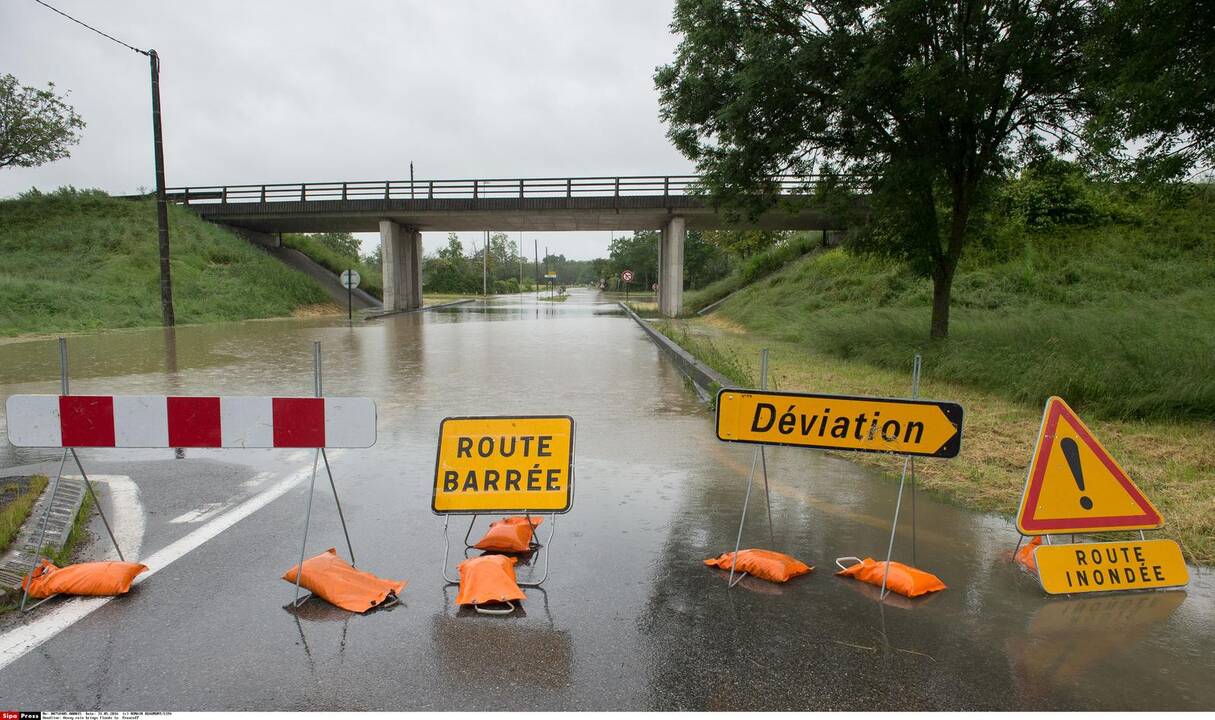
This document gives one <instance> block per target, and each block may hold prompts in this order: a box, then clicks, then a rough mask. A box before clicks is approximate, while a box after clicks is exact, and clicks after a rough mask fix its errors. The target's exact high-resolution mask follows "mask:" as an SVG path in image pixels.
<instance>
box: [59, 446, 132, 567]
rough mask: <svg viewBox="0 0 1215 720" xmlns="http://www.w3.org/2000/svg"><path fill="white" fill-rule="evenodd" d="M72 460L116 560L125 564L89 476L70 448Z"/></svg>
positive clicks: (74, 451)
mask: <svg viewBox="0 0 1215 720" xmlns="http://www.w3.org/2000/svg"><path fill="white" fill-rule="evenodd" d="M71 453H72V459H73V460H75V461H76V467H77V468H79V469H80V477H82V478H84V486H85V487H86V488H88V489H89V496H91V497H92V498H93V505H94V506H96V507H97V514H98V515H100V516H101V522H102V524H104V525H105V531H106V533H107V534H109V536H110V542H112V543H114V550H115V551H116V552H117V553H118V559H119V560H122V561H123V562H126V558H125V557H123V556H122V548H120V547H118V540H117V539H116V538H115V537H114V531H113V530H112V529H111V528H110V521H109V520H107V519H106V517H105V511H103V510H102V509H101V501H100V500H98V499H97V493H96V492H94V491H93V483H92V481H90V480H89V476H88V475H86V474H85V472H84V466H83V465H81V464H80V456H79V455H77V454H76V448H71Z"/></svg>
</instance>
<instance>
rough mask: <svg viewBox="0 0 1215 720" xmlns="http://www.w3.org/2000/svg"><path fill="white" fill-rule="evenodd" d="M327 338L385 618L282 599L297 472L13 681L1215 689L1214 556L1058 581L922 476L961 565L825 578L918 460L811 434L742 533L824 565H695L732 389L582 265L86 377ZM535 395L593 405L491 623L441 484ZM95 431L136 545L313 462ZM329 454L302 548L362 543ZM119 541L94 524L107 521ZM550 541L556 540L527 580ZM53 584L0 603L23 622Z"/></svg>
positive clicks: (129, 696)
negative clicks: (461, 601)
mask: <svg viewBox="0 0 1215 720" xmlns="http://www.w3.org/2000/svg"><path fill="white" fill-rule="evenodd" d="M313 340H320V341H321V342H322V349H323V358H324V387H325V392H326V394H331V395H365V396H369V397H372V398H374V399H375V401H376V403H377V405H378V417H379V442H378V443H377V445H376V446H375V447H374V448H372V449H370V450H366V451H355V450H347V451H334V452H331V453H330V460H331V461H332V466H333V471H334V475H335V478H336V482H337V486H338V488H339V490H340V492H341V500H342V509H343V510H344V511H345V515H346V518H347V520H348V521H349V524H350V531H351V541H352V543H353V546H354V550H355V553H356V556H357V559H358V564H359V566H360V567H361V568H364V569H367V570H370V571H372V572H374V573H376V574H378V575H381V576H384V577H390V578H400V579H404V580H407V581H408V583H409V584H408V586H407V587H406V589H405V591H404V593H403V595H402V600H403V601H402V603H401V605H399V606H397V607H394V608H391V609H388V610H381V611H375V612H372V613H369V614H367V615H362V616H359V615H351V614H348V613H344V612H341V611H337V610H335V609H333V608H332V607H330V606H327V605H326V604H325V603H323V602H321V601H319V600H310V601H309V602H308V603H306V604H305V606H304V607H303V608H302V609H301V610H299V611H298V612H290V611H288V610H285V609H284V605H285V604H286V603H287V602H288V601H289V600H290V599H291V586H290V585H289V584H287V583H285V582H283V581H282V580H280V579H279V576H280V575H281V574H282V573H283V572H284V571H285V570H286V569H287V568H288V567H290V566H291V565H293V564H294V563H295V562H296V561H297V559H298V554H299V549H300V533H301V531H302V526H303V514H304V508H305V505H306V503H307V489H308V484H307V482H306V481H304V482H299V483H297V484H296V485H294V486H292V487H291V488H290V489H289V490H288V491H286V492H285V493H284V494H282V496H281V497H278V498H277V499H275V500H273V501H272V502H269V503H268V504H266V505H265V507H262V508H261V509H259V510H257V511H256V512H253V513H252V514H251V515H249V516H248V517H247V518H245V519H243V520H241V521H239V522H237V523H235V524H232V525H231V526H230V527H227V528H226V529H224V530H223V531H222V532H219V533H218V534H216V535H214V537H211V538H210V539H207V540H206V541H205V542H203V543H202V544H200V545H198V546H197V547H196V548H194V549H192V550H190V551H189V552H187V553H185V554H184V555H182V556H181V557H180V558H179V559H176V560H175V561H174V562H173V563H172V564H171V565H168V566H167V567H164V568H163V569H160V570H158V572H157V573H156V574H155V575H154V576H152V577H149V578H148V579H147V580H146V581H145V582H143V583H142V584H140V585H139V586H138V587H137V588H136V589H135V590H134V591H133V592H132V593H131V594H130V595H128V596H126V597H124V598H120V599H118V600H115V601H113V602H110V603H109V604H107V605H104V606H103V607H101V608H100V609H98V610H96V611H95V612H92V613H90V614H87V615H84V616H83V617H81V618H80V619H78V620H77V621H76V622H74V623H73V624H70V626H68V627H67V628H66V629H65V630H63V631H62V632H60V633H59V634H57V635H55V636H54V637H52V638H50V639H49V640H46V641H45V642H43V643H42V644H41V645H39V646H38V647H37V648H36V649H34V650H33V651H30V652H28V653H26V654H24V655H23V656H21V657H20V658H19V659H17V660H15V661H11V662H9V663H8V664H7V665H6V666H2V667H0V705H4V706H8V707H13V708H25V709H38V708H42V709H52V708H54V709H64V710H91V709H116V708H129V709H145V710H152V709H177V710H204V709H246V710H253V709H261V710H270V709H284V710H285V709H309V710H325V709H388V710H407V709H428V708H440V709H442V708H447V709H456V708H462V709H500V710H506V709H711V710H729V709H745V708H764V709H847V710H873V709H884V708H890V709H904V710H907V709H1019V708H1035V709H1102V710H1105V709H1150V708H1164V709H1208V710H1209V709H1211V708H1213V707H1215V683H1212V682H1211V679H1212V678H1215V652H1212V649H1213V648H1215V589H1213V588H1212V578H1211V574H1210V572H1209V571H1206V570H1199V569H1194V568H1192V569H1191V583H1190V586H1189V587H1188V588H1187V589H1185V590H1184V591H1168V592H1148V593H1132V594H1123V595H1117V596H1102V597H1093V596H1089V597H1077V598H1072V599H1068V598H1048V597H1047V596H1045V595H1044V594H1043V593H1042V591H1041V590H1040V589H1039V588H1038V586H1037V583H1036V582H1035V581H1034V580H1032V579H1031V578H1029V577H1028V576H1026V575H1024V574H1023V573H1021V572H1020V571H1019V570H1017V569H1016V568H1015V567H1014V565H1013V564H1012V562H1011V561H1010V554H1011V551H1012V549H1013V547H1014V546H1015V545H1016V543H1017V534H1016V531H1015V529H1013V527H1012V526H1011V525H1010V523H1009V522H1008V521H1006V520H1004V519H1001V518H998V517H994V516H990V515H983V514H976V513H972V512H969V511H965V510H961V509H959V508H956V507H953V506H949V505H945V504H942V503H939V502H935V501H933V500H932V499H930V498H928V497H926V496H924V495H920V496H919V497H917V498H916V502H915V521H916V522H915V525H914V527H915V544H914V547H913V545H912V528H913V525H912V523H911V503H910V498H907V499H906V501H905V502H904V504H903V511H904V514H903V522H902V523H901V524H900V529H899V533H898V537H897V544H896V552H895V556H896V559H899V560H903V561H906V562H911V561H912V560H913V559H914V561H915V562H916V563H917V564H918V566H919V567H922V568H924V569H926V570H929V571H932V572H934V573H936V574H937V575H939V576H940V577H941V578H942V579H943V580H944V581H945V582H946V584H947V585H948V586H949V589H947V590H945V591H944V592H941V593H939V594H936V595H933V596H929V597H926V598H922V599H919V600H906V599H903V598H901V597H898V596H892V597H890V598H888V599H887V601H886V602H885V603H879V602H877V598H876V590H875V589H873V588H870V587H869V586H866V585H862V584H859V583H857V582H855V581H851V580H847V579H843V578H838V577H834V576H833V574H832V573H833V570H834V560H835V558H837V557H843V556H866V555H870V556H880V555H881V554H882V553H884V551H885V547H886V542H887V539H888V536H889V531H890V521H891V516H892V515H893V511H894V501H895V490H896V486H895V485H894V484H892V483H890V482H887V481H884V480H881V479H878V478H876V477H875V476H874V475H873V474H872V473H871V472H870V471H868V470H866V469H864V468H861V467H859V466H856V465H853V464H851V463H849V462H847V461H846V460H843V459H840V458H837V457H827V456H825V455H823V454H821V453H819V452H817V451H813V450H800V449H795V448H773V449H769V450H768V452H767V462H768V472H769V482H770V485H771V513H772V529H771V535H770V534H769V533H770V530H769V526H768V522H767V513H766V509H765V502H764V495H763V492H762V485H761V484H759V483H758V482H757V484H756V489H755V491H753V493H752V496H751V503H750V511H749V514H748V518H747V525H746V530H745V532H744V536H743V546H744V547H767V548H772V549H775V550H779V551H783V552H787V553H790V554H793V555H794V556H796V557H798V558H800V559H803V560H804V561H806V562H808V563H810V564H812V565H814V566H815V567H816V570H815V572H814V573H812V574H811V575H808V576H804V577H800V578H796V579H794V580H793V581H791V582H789V583H788V584H785V585H775V584H770V583H766V582H763V581H759V580H755V579H752V578H746V579H744V580H743V581H742V582H741V583H740V584H739V585H738V586H737V587H735V588H734V589H732V590H727V588H726V579H725V574H724V573H722V572H720V571H717V570H713V569H710V568H707V567H705V566H704V565H703V563H702V560H703V559H704V558H708V557H712V556H716V555H718V554H719V553H721V552H723V551H726V550H728V549H732V547H733V544H734V539H735V533H736V532H737V530H738V519H739V512H740V510H741V507H742V502H743V495H744V492H745V489H746V481H747V474H748V471H749V469H750V467H751V459H752V453H753V448H752V447H751V446H741V445H730V444H726V443H722V442H719V441H718V440H717V439H716V438H715V435H714V432H713V416H712V412H711V410H710V409H709V408H708V407H707V406H706V405H705V404H703V403H702V402H701V401H700V400H699V399H698V397H697V394H696V393H695V392H694V391H693V390H692V389H691V388H690V387H689V386H688V384H687V382H686V381H685V380H684V379H683V377H682V376H681V375H680V374H679V373H678V371H677V370H676V369H675V368H674V367H673V365H671V364H670V363H669V362H668V361H667V360H666V359H665V358H664V356H663V355H662V354H661V353H660V351H659V350H658V349H657V348H656V347H655V346H654V345H653V344H652V343H651V342H650V341H649V340H648V339H647V338H646V336H645V334H644V333H643V331H642V330H641V329H640V328H638V327H637V326H636V324H635V323H634V322H633V321H632V320H630V319H628V318H627V317H625V316H624V315H622V314H621V313H620V312H619V311H618V310H617V309H616V308H615V306H614V305H612V304H611V303H606V302H601V301H599V299H598V296H597V295H596V294H594V293H592V292H590V291H580V290H575V291H573V296H572V298H571V299H570V300H568V301H567V302H565V303H557V304H552V303H548V302H537V301H536V300H535V299H534V298H532V297H523V298H520V297H518V296H511V297H503V298H495V299H493V300H491V301H489V302H485V303H483V302H474V303H469V304H465V305H460V306H456V307H452V308H447V309H443V310H436V311H429V312H424V313H417V314H410V315H400V316H395V317H389V318H384V319H381V320H377V321H372V322H365V323H360V322H356V323H355V325H354V326H353V327H351V326H348V325H347V324H346V322H345V320H344V318H343V319H340V320H339V319H336V318H335V319H314V320H283V321H261V322H245V323H232V324H219V325H208V326H199V327H186V328H179V329H177V330H176V331H175V332H173V333H165V332H163V331H161V330H140V331H129V332H108V333H101V334H96V335H87V336H81V337H74V338H72V339H71V341H70V348H71V376H72V388H71V389H72V392H73V393H81V394H83V393H96V394H103V393H166V394H167V393H177V394H277V395H286V394H293V395H308V394H311V392H312V382H313V379H312V370H311V362H312V341H313ZM56 363H57V360H56V348H55V343H54V341H53V340H49V341H44V340H39V341H28V342H12V343H7V344H3V345H0V388H2V391H0V394H2V395H4V396H7V395H9V394H13V393H18V392H22V393H24V392H57V390H58V367H57V364H56ZM806 390H813V391H816V392H831V391H832V388H806ZM514 413H522V414H569V415H572V416H573V417H574V418H575V420H576V422H577V458H576V481H575V488H576V497H575V500H574V506H573V509H572V510H571V512H570V513H568V514H567V515H562V516H559V517H557V518H556V520H555V525H554V523H553V522H549V523H546V525H545V526H542V528H541V537H542V538H547V536H548V535H547V533H548V529H550V528H552V527H554V526H555V536H554V537H553V539H552V541H551V542H549V543H548V548H547V550H548V551H550V552H551V567H550V573H549V576H548V579H547V581H546V582H545V583H544V585H543V589H542V590H539V589H529V590H527V595H528V599H527V601H526V602H524V603H523V609H522V610H521V611H519V612H517V613H516V614H515V615H512V616H508V617H490V616H484V615H478V614H476V613H473V612H471V611H469V610H460V609H458V608H457V607H456V606H455V605H454V604H453V601H454V597H455V587H454V586H448V585H446V584H445V582H444V580H443V566H444V563H445V562H446V565H447V567H448V568H454V565H455V563H456V562H457V560H458V557H460V556H461V554H462V550H461V548H462V544H461V540H462V539H463V537H464V534H465V532H466V530H467V524H466V523H467V520H466V519H464V518H455V519H453V520H452V522H451V527H450V528H448V530H447V533H448V536H449V538H450V543H451V545H452V549H451V554H450V555H451V556H450V557H449V558H448V559H447V560H446V561H445V560H444V539H443V535H444V521H443V519H442V518H439V517H436V516H434V515H433V514H431V512H430V497H429V495H430V487H431V485H430V483H431V478H432V475H433V472H434V454H435V442H436V438H437V431H438V427H439V422H440V421H441V420H442V419H443V418H444V417H446V416H453V415H502V414H514ZM963 452H965V446H963ZM81 455H82V459H83V461H84V463H85V465H86V468H87V469H89V470H91V472H93V473H96V474H110V475H128V476H130V478H131V479H132V480H133V481H134V482H135V483H136V484H137V485H138V488H139V496H140V502H141V506H142V513H143V516H144V518H145V520H146V527H145V528H144V529H143V530H142V538H141V541H140V543H139V544H140V545H141V547H142V550H141V552H140V554H141V556H142V557H147V556H148V555H150V554H152V553H153V552H155V551H157V550H159V549H161V548H164V547H166V546H169V545H170V544H172V543H174V542H176V541H179V540H182V539H183V538H187V539H188V538H189V537H193V536H191V535H190V533H192V532H195V531H197V530H202V529H205V528H206V527H208V525H207V523H208V522H209V521H210V520H212V519H214V518H216V517H222V515H223V513H224V512H225V511H226V510H227V509H230V508H232V507H235V506H238V505H239V504H240V503H242V502H244V501H245V500H247V499H248V498H253V497H256V496H257V494H258V493H259V492H262V491H264V490H265V489H266V488H268V487H270V486H272V485H274V483H277V482H280V481H281V479H282V478H284V477H288V476H292V477H302V478H306V477H307V471H308V470H309V469H310V468H311V465H312V460H313V458H312V456H311V454H310V453H309V452H307V451H273V450H261V451H252V450H251V451H193V450H192V451H189V453H188V455H189V457H187V458H186V459H184V460H174V459H173V458H172V452H171V451H118V450H90V451H88V452H84V453H81ZM57 459H58V455H57V454H54V453H48V452H46V451H29V450H16V449H13V448H11V447H7V446H5V447H0V474H12V472H9V471H10V470H12V469H13V468H16V467H18V466H21V467H29V466H37V467H39V468H47V467H49V468H50V470H52V471H53V469H54V465H53V464H49V465H48V463H50V462H52V461H55V460H57ZM922 462H948V461H946V460H936V461H933V460H925V461H922ZM890 464H891V468H892V469H894V468H897V467H899V466H900V461H899V460H898V459H897V458H891V459H890ZM301 472H302V473H303V474H302V475H301V474H300V473H301ZM293 474H294V475H293ZM321 478H322V479H321V480H320V481H319V482H318V484H317V489H316V494H315V502H314V504H313V522H312V527H311V530H310V534H309V536H308V550H309V554H310V555H311V554H315V553H317V552H320V551H321V550H324V549H325V548H327V547H330V546H337V547H339V548H342V547H343V539H342V534H341V526H340V525H339V524H338V520H337V516H336V512H335V508H334V506H333V502H332V496H331V495H330V494H329V492H328V487H327V483H326V482H325V480H324V475H323V474H322V476H321ZM485 524H486V521H485V520H484V519H482V520H480V521H478V525H477V528H476V529H474V531H473V536H474V538H475V537H476V536H477V533H478V532H480V531H481V530H483V529H484V527H485ZM101 537H104V534H102V535H101ZM105 549H106V548H105V543H103V542H101V541H100V540H95V541H94V543H93V544H92V546H91V547H90V551H91V552H95V553H97V554H98V556H100V555H101V554H103V553H104V551H105ZM128 551H129V552H130V549H128ZM542 566H543V559H542V557H541V558H538V559H533V561H532V563H531V565H529V566H526V567H523V568H522V569H521V571H520V572H521V575H522V576H524V578H526V577H527V576H529V575H530V574H531V573H537V574H538V573H539V572H541V569H542ZM449 572H454V570H449ZM67 602H74V601H67ZM54 603H60V601H52V604H51V606H47V607H46V608H40V609H39V610H38V611H35V613H32V614H31V615H30V616H27V617H26V618H21V619H12V618H10V619H9V620H8V621H7V624H0V647H3V645H4V641H3V638H4V636H5V635H4V634H5V633H9V634H11V633H13V632H19V631H21V629H22V627H23V626H25V625H27V624H28V623H30V622H36V621H37V616H38V615H39V614H40V613H43V612H45V611H46V610H47V609H48V608H49V609H51V610H52V611H54V610H55V608H53V607H52V606H53V605H54ZM61 604H66V603H61ZM3 663H4V659H3V657H0V665H3Z"/></svg>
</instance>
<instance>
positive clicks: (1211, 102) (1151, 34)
mask: <svg viewBox="0 0 1215 720" xmlns="http://www.w3.org/2000/svg"><path fill="white" fill-rule="evenodd" d="M1097 12H1098V19H1099V22H1100V23H1101V32H1098V33H1095V34H1094V35H1093V39H1092V42H1091V44H1090V48H1089V52H1090V54H1091V56H1092V57H1093V60H1094V62H1093V63H1092V67H1093V74H1092V76H1091V77H1090V78H1089V82H1088V83H1087V86H1088V91H1089V92H1090V93H1092V94H1093V96H1094V99H1095V100H1096V102H1097V105H1098V107H1099V113H1098V114H1097V116H1096V118H1095V119H1094V121H1093V122H1092V123H1091V124H1090V126H1089V127H1088V128H1087V129H1088V131H1089V138H1088V139H1089V140H1090V141H1092V143H1093V145H1094V146H1095V148H1096V149H1097V150H1104V151H1106V154H1105V155H1101V154H1097V155H1096V157H1095V159H1096V160H1098V161H1099V162H1101V163H1102V165H1103V166H1104V167H1105V169H1107V170H1112V171H1113V174H1128V173H1130V174H1134V175H1137V176H1138V177H1140V178H1145V179H1150V180H1167V179H1172V178H1176V177H1179V176H1182V175H1184V174H1185V173H1186V172H1188V171H1189V170H1191V169H1192V168H1194V167H1195V166H1198V167H1203V166H1205V167H1206V168H1207V169H1210V168H1211V166H1213V165H1215V73H1212V72H1211V68H1212V67H1215V42H1212V41H1211V29H1212V28H1215V3H1211V2H1210V1H1209V0H1114V2H1112V3H1110V4H1108V5H1103V6H1101V7H1100V8H1099V9H1098V11H1097ZM1126 141H1130V142H1132V143H1134V147H1135V152H1133V153H1131V152H1128V151H1127V149H1126V145H1125V142H1126Z"/></svg>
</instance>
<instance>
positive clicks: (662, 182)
mask: <svg viewBox="0 0 1215 720" xmlns="http://www.w3.org/2000/svg"><path fill="white" fill-rule="evenodd" d="M821 180H822V177H821V176H792V175H789V176H780V177H774V178H772V179H771V182H772V187H773V189H774V190H775V191H776V192H778V193H779V194H784V195H798V194H806V193H808V192H811V191H812V190H813V188H814V186H815V185H817V184H818V183H819V182H820V181H821ZM700 188H701V185H700V176H698V175H650V176H632V177H626V176H619V177H577V178H511V179H508V178H501V179H477V180H380V181H371V182H322V183H269V184H265V185H209V186H197V187H174V188H168V189H167V193H168V196H169V199H170V200H171V201H173V202H178V203H184V204H186V205H190V204H204V203H251V202H252V203H266V202H306V201H309V200H439V199H447V198H469V199H478V198H516V199H522V198H561V197H565V198H574V197H636V196H646V197H659V196H661V197H668V196H681V195H696V194H699V193H700Z"/></svg>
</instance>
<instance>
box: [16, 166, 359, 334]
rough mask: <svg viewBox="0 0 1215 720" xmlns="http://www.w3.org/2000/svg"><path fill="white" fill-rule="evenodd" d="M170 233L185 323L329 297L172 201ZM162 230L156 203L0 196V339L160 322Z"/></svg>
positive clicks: (263, 313) (78, 195)
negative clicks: (158, 225)
mask: <svg viewBox="0 0 1215 720" xmlns="http://www.w3.org/2000/svg"><path fill="white" fill-rule="evenodd" d="M169 233H170V241H171V243H172V263H173V265H172V270H173V276H172V277H173V300H174V305H175V308H176V311H177V321H178V322H179V323H182V324H186V323H203V322H216V321H221V320H241V319H246V318H265V317H281V316H289V315H292V314H293V313H294V312H296V311H297V310H300V309H301V308H306V307H308V306H314V305H317V304H320V303H324V304H328V303H329V297H328V296H327V295H326V294H325V292H324V290H323V289H321V287H320V286H319V285H317V284H316V283H315V282H314V281H313V280H312V279H310V278H308V277H306V276H305V275H303V274H302V273H298V272H295V271H294V270H291V269H290V268H288V267H286V266H285V265H283V264H282V263H280V262H279V261H277V260H275V259H274V258H272V257H270V256H268V255H267V254H265V253H264V252H261V251H260V250H257V249H256V248H254V247H253V246H251V245H250V244H249V243H248V242H246V241H244V240H242V239H240V238H238V237H236V236H235V235H233V234H231V233H229V232H226V231H225V230H223V229H222V228H220V227H218V226H215V225H212V224H209V223H206V222H203V221H202V220H200V219H199V218H198V217H197V216H195V215H194V214H193V213H191V212H189V211H188V210H185V209H183V208H178V207H175V206H170V207H169ZM156 237H157V235H156V205H155V203H154V201H152V200H124V199H118V198H110V197H107V196H105V195H104V194H102V193H98V192H89V191H81V192H77V191H72V190H65V191H58V192H54V193H49V194H34V193H29V194H26V195H24V196H22V197H21V198H19V199H15V200H3V201H0V257H3V258H4V262H3V263H0V336H5V335H9V336H11V335H21V334H26V333H41V332H65V331H67V332H71V331H85V330H96V329H100V328H129V327H143V326H155V325H159V324H160V322H161V311H160V279H159V278H160V260H159V254H158V245H157V240H156ZM334 312H336V307H335V308H334Z"/></svg>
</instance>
